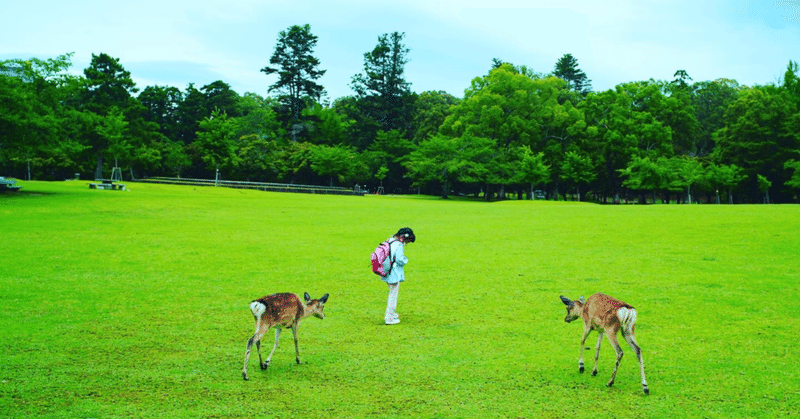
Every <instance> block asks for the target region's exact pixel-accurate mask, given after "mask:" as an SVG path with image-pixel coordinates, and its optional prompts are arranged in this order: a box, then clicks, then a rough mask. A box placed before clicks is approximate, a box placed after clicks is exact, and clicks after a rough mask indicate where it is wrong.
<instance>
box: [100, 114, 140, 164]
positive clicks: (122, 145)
mask: <svg viewBox="0 0 800 419" xmlns="http://www.w3.org/2000/svg"><path fill="white" fill-rule="evenodd" d="M127 126H128V122H127V121H126V120H125V116H124V115H123V114H122V111H121V110H120V109H119V108H117V107H116V106H112V107H111V109H109V110H108V114H107V115H106V116H104V117H102V119H101V121H100V124H98V126H97V128H96V129H97V133H98V134H99V135H100V138H102V139H103V140H104V141H105V142H106V143H107V144H108V146H107V147H106V152H107V153H108V154H110V155H111V156H112V157H113V158H114V167H119V159H120V158H121V157H122V158H128V157H129V155H130V153H131V149H132V148H133V147H132V146H131V145H130V143H129V142H128V141H127V139H126V138H125V131H126V129H127Z"/></svg>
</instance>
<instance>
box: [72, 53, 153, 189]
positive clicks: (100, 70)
mask: <svg viewBox="0 0 800 419" xmlns="http://www.w3.org/2000/svg"><path fill="white" fill-rule="evenodd" d="M83 73H84V75H85V77H86V86H85V90H84V91H83V97H82V104H83V106H84V107H85V109H86V110H88V111H89V112H92V113H93V114H95V115H96V117H95V118H94V121H95V122H94V126H93V127H92V131H91V132H90V133H87V134H88V136H89V139H90V146H91V149H92V152H93V153H94V155H95V158H96V163H97V164H96V166H95V178H96V179H100V178H102V177H103V155H104V154H105V153H106V151H107V148H108V147H109V142H108V140H107V138H104V137H103V136H101V135H100V132H99V131H98V130H97V129H96V126H97V125H98V124H102V123H103V122H102V121H103V118H105V117H106V116H107V115H109V112H111V110H112V109H118V110H119V111H121V112H122V113H123V114H125V115H126V117H128V116H129V115H128V112H129V111H130V110H131V108H132V107H138V106H141V103H140V102H138V101H137V100H136V99H135V98H134V97H133V96H132V94H133V93H136V92H138V89H137V88H136V83H134V82H133V79H131V73H130V72H129V71H127V70H125V68H124V67H123V66H122V64H120V63H119V58H113V57H111V56H109V55H108V54H105V53H101V54H100V55H94V54H92V62H91V63H90V64H89V67H87V68H86V69H85V70H84V71H83Z"/></svg>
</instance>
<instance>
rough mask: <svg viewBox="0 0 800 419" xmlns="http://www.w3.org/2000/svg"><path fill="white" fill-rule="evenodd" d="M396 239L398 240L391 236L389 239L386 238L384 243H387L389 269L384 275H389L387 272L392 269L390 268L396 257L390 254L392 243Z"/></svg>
mask: <svg viewBox="0 0 800 419" xmlns="http://www.w3.org/2000/svg"><path fill="white" fill-rule="evenodd" d="M397 241H399V240H397V239H395V238H391V239H389V240H386V243H389V270H388V271H386V275H389V272H391V271H392V268H393V267H394V262H395V260H397V257H396V256H394V255H393V254H392V243H394V242H397Z"/></svg>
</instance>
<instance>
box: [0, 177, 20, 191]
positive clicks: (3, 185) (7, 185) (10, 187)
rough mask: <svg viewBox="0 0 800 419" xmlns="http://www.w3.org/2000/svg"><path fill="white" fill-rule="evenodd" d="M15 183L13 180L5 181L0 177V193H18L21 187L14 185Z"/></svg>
mask: <svg viewBox="0 0 800 419" xmlns="http://www.w3.org/2000/svg"><path fill="white" fill-rule="evenodd" d="M16 183H17V181H16V180H14V179H6V178H4V177H2V176H0V191H18V190H20V189H22V186H21V185H15V184H16Z"/></svg>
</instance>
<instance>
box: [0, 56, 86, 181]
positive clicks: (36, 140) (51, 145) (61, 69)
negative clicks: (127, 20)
mask: <svg viewBox="0 0 800 419" xmlns="http://www.w3.org/2000/svg"><path fill="white" fill-rule="evenodd" d="M70 58H71V54H67V55H62V56H59V57H58V58H55V59H49V60H40V59H37V58H31V59H29V60H18V59H15V60H5V61H0V168H1V167H2V166H3V165H6V164H8V163H10V162H13V161H20V162H24V164H25V167H26V178H27V179H29V180H30V179H31V178H32V176H31V166H32V164H36V163H39V164H40V165H41V164H43V163H44V162H45V161H46V160H49V159H51V158H52V157H54V152H56V151H57V150H59V145H60V144H59V143H60V142H59V141H58V140H59V138H58V136H59V131H60V130H61V129H62V127H64V126H65V125H66V124H67V122H66V121H65V120H64V119H65V117H66V113H67V110H66V109H65V105H64V102H65V96H64V94H63V93H62V90H63V89H62V88H61V87H62V86H63V85H66V84H69V82H70V76H67V75H66V74H65V72H66V70H67V69H68V68H69V66H70Z"/></svg>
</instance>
